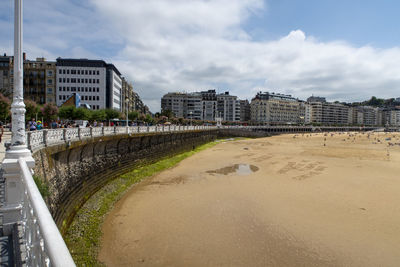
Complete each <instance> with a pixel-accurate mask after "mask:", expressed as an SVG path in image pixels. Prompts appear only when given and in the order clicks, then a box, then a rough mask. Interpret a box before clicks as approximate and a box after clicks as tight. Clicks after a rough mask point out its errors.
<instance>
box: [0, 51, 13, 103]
mask: <svg viewBox="0 0 400 267" xmlns="http://www.w3.org/2000/svg"><path fill="white" fill-rule="evenodd" d="M11 63H12V57H10V56H7V55H6V54H4V55H3V56H0V93H1V94H3V95H5V96H10V95H11V94H12V87H11V83H12V80H11V73H10V71H11Z"/></svg>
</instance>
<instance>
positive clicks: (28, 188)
mask: <svg viewBox="0 0 400 267" xmlns="http://www.w3.org/2000/svg"><path fill="white" fill-rule="evenodd" d="M18 163H19V167H20V170H21V178H22V186H23V204H22V221H21V228H22V231H21V232H22V238H23V243H24V244H25V250H26V253H25V254H22V255H24V257H23V258H22V261H23V262H25V263H26V266H75V263H74V261H73V259H72V257H71V254H70V253H69V250H68V248H67V246H66V245H65V242H64V240H63V238H62V236H61V234H60V232H59V231H58V228H57V226H56V224H55V223H54V220H53V218H52V216H51V214H50V212H49V210H48V209H47V206H46V203H45V202H44V200H43V198H42V196H41V194H40V192H39V190H38V188H37V186H36V184H35V182H34V180H33V177H32V174H31V172H30V170H29V167H28V165H27V163H26V162H25V160H24V159H23V158H21V159H19V160H18Z"/></svg>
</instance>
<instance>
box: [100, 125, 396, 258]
mask: <svg viewBox="0 0 400 267" xmlns="http://www.w3.org/2000/svg"><path fill="white" fill-rule="evenodd" d="M399 144H400V134H395V133H364V134H362V133H342V134H339V133H318V134H315V133H314V134H312V135H310V134H304V135H303V134H297V135H294V134H291V135H281V136H274V137H269V138H262V139H247V140H238V141H224V142H221V143H220V144H218V145H216V146H214V147H213V148H211V149H208V150H205V151H202V152H199V153H197V154H195V155H194V156H192V157H190V158H187V159H185V160H184V161H182V162H181V163H180V164H178V165H177V166H176V167H174V168H172V169H169V170H167V171H164V172H162V173H160V174H158V175H155V176H153V177H151V178H149V179H147V180H145V181H143V182H141V183H140V184H138V185H136V186H134V187H133V188H132V189H131V190H130V191H129V192H128V193H127V194H126V195H125V196H124V198H123V199H121V200H120V201H119V202H118V203H117V204H116V206H115V208H114V210H112V211H111V212H110V213H109V215H108V216H107V218H106V220H105V223H104V225H103V229H102V230H103V238H102V248H101V251H100V255H99V260H100V261H102V262H104V263H105V264H106V265H107V266H399V265H400V253H399V252H400V145H399Z"/></svg>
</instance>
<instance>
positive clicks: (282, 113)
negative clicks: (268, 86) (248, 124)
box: [250, 92, 305, 125]
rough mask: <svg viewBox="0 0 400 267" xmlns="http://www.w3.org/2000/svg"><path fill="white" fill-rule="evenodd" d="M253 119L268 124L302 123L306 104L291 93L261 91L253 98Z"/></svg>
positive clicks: (251, 105)
mask: <svg viewBox="0 0 400 267" xmlns="http://www.w3.org/2000/svg"><path fill="white" fill-rule="evenodd" d="M250 107H251V120H252V121H254V122H259V123H267V124H274V125H278V124H301V123H304V118H305V104H304V103H303V102H301V101H299V100H298V99H296V98H294V97H292V96H291V95H284V94H275V93H269V92H265V93H263V92H259V93H257V95H256V96H255V97H254V98H253V99H252V100H251V104H250Z"/></svg>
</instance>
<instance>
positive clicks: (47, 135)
mask: <svg viewBox="0 0 400 267" xmlns="http://www.w3.org/2000/svg"><path fill="white" fill-rule="evenodd" d="M365 128H368V129H369V128H373V127H364V128H363V127H349V126H338V127H333V126H321V127H313V126H290V125H284V126H220V127H217V126H185V125H163V126H131V127H129V131H127V130H128V129H127V127H124V126H119V127H115V126H114V127H94V128H67V129H56V130H41V131H33V132H28V134H27V144H28V148H30V149H31V150H36V149H40V148H42V147H44V146H49V145H53V144H61V143H66V142H68V141H76V140H82V139H85V138H93V137H98V136H105V135H116V134H127V133H129V134H130V135H135V134H138V133H165V132H179V131H195V130H210V129H244V130H249V131H250V130H254V129H267V130H271V131H274V130H281V131H285V130H286V131H305V130H308V131H314V130H319V129H324V130H346V131H357V130H363V129H365ZM375 128H376V127H375Z"/></svg>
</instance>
